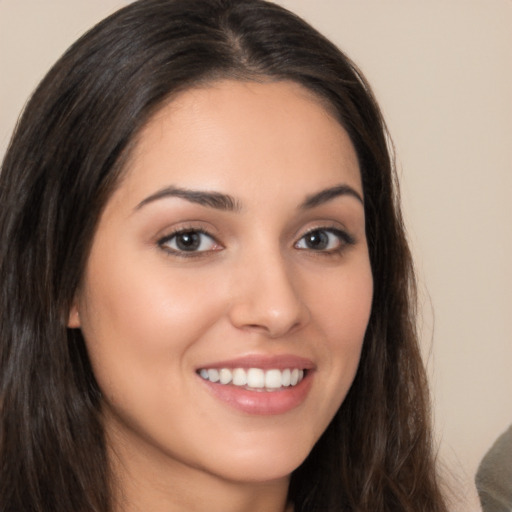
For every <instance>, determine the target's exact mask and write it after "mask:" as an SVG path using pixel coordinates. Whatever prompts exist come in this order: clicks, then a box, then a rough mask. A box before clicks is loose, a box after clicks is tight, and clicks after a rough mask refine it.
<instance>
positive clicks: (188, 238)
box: [176, 231, 201, 251]
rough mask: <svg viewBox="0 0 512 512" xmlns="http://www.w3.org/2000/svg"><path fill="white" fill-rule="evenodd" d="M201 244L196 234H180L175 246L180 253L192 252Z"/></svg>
mask: <svg viewBox="0 0 512 512" xmlns="http://www.w3.org/2000/svg"><path fill="white" fill-rule="evenodd" d="M200 243H201V240H200V237H199V234H198V233H194V232H192V231H191V232H189V233H181V234H180V235H178V237H177V238H176V245H177V246H178V248H179V249H180V250H182V251H193V250H195V249H197V248H198V247H199V245H200Z"/></svg>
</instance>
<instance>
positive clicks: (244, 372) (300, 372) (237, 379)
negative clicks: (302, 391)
mask: <svg viewBox="0 0 512 512" xmlns="http://www.w3.org/2000/svg"><path fill="white" fill-rule="evenodd" d="M306 372H307V370H304V369H302V368H287V369H284V370H277V369H271V370H263V369H262V368H247V369H245V368H235V369H230V368H218V369H217V368H201V369H200V370H198V372H197V373H198V375H199V376H200V377H201V378H202V379H204V380H207V381H209V382H212V383H215V384H221V385H225V386H237V387H240V388H243V389H247V390H249V391H278V390H281V389H286V388H292V387H294V386H296V385H297V384H299V383H300V382H301V381H302V380H303V379H304V375H305V373H306Z"/></svg>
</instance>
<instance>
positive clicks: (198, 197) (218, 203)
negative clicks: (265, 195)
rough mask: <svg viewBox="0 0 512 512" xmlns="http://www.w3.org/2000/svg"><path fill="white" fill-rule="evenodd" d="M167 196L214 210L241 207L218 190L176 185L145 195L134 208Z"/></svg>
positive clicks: (238, 208)
mask: <svg viewBox="0 0 512 512" xmlns="http://www.w3.org/2000/svg"><path fill="white" fill-rule="evenodd" d="M167 197H179V198H180V199H185V200H186V201H189V202H191V203H197V204H200V205H201V206H207V207H209V208H215V209H216V210H224V211H230V212H231V211H239V210H240V209H241V207H240V204H239V203H238V201H237V200H236V199H235V198H233V197H232V196H230V195H228V194H222V193H220V192H208V191H202V190H189V189H185V188H178V187H173V186H171V187H166V188H164V189H162V190H159V191H158V192H155V193H154V194H152V195H150V196H149V197H146V199H144V200H143V201H141V202H140V203H139V204H138V205H137V206H136V208H135V209H136V210H138V209H140V208H142V207H143V206H145V205H147V204H148V203H152V202H153V201H157V200H159V199H164V198H167Z"/></svg>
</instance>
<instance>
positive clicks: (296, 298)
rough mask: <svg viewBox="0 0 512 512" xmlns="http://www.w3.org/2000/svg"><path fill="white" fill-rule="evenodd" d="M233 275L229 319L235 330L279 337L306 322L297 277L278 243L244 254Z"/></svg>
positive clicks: (262, 246) (307, 316)
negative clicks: (232, 292) (239, 329)
mask: <svg viewBox="0 0 512 512" xmlns="http://www.w3.org/2000/svg"><path fill="white" fill-rule="evenodd" d="M235 274H236V275H235V276H234V281H235V283H236V284H235V285H234V286H235V289H236V293H235V294H234V297H233V299H234V300H233V303H232V305H231V311H230V315H231V320H232V323H233V324H234V325H236V326H237V327H239V328H244V329H251V330H259V331H264V332H265V333H266V335H267V336H269V337H279V336H283V335H286V334H287V333H289V332H291V331H293V330H295V329H296V328H298V327H299V326H301V325H303V324H304V323H305V322H306V321H307V319H308V318H309V311H308V309H307V306H306V303H305V302H304V300H303V299H304V298H303V297H302V296H301V290H300V286H299V283H298V276H297V275H296V274H294V272H293V269H292V268H291V262H290V261H289V259H287V258H286V257H285V256H284V255H283V254H282V251H281V248H280V247H279V244H278V243H276V244H265V245H262V244H260V246H259V248H258V249H252V250H248V251H245V253H244V257H242V258H240V261H239V262H238V265H237V272H236V273H235Z"/></svg>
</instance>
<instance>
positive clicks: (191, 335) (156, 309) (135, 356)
mask: <svg viewBox="0 0 512 512" xmlns="http://www.w3.org/2000/svg"><path fill="white" fill-rule="evenodd" d="M93 263H94V261H93ZM118 263H119V264H117V265H95V266H92V265H91V268H94V272H90V273H89V275H88V276H86V281H85V282H86V285H85V288H84V293H83V299H82V300H81V301H80V304H79V308H80V316H81V324H82V331H83V334H84V337H85V340H86V344H87V348H88V351H89V356H90V359H91V363H92V365H93V368H94V371H95V374H96V377H97V379H98V383H99V384H100V386H101V382H100V381H101V380H104V381H105V383H108V385H109V386H113V385H114V383H115V382H116V381H115V379H114V375H120V374H123V373H124V374H125V373H127V372H129V373H130V374H131V375H132V381H137V382H138V384H139V385H141V386H142V385H143V383H144V382H146V381H147V383H148V385H149V382H151V381H152V380H155V385H157V383H156V381H157V380H158V379H156V377H157V376H159V375H161V376H162V379H163V378H164V375H165V374H167V379H168V372H169V365H172V366H173V370H172V371H174V372H176V373H179V372H180V371H181V370H182V368H181V365H182V364H183V363H184V362H186V359H185V356H186V354H187V350H188V348H189V347H190V346H191V345H192V344H193V343H194V341H195V340H197V339H199V338H200V337H201V336H202V334H203V333H204V331H206V330H207V329H208V327H209V326H210V325H211V324H212V323H213V322H215V319H216V318H218V315H219V311H220V310H221V309H222V305H221V302H222V301H221V300H220V299H219V297H218V295H215V293H212V292H210V293H204V289H202V288H198V286H197V280H193V282H191V280H190V279H187V278H186V276H184V275H181V276H176V275H175V273H172V276H171V275H170V274H171V273H167V274H166V273H165V272H162V271H158V272H155V267H154V266H153V267H151V266H148V265H139V264H136V262H133V264H131V265H123V264H122V263H121V262H118ZM212 288H213V287H212Z"/></svg>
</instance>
